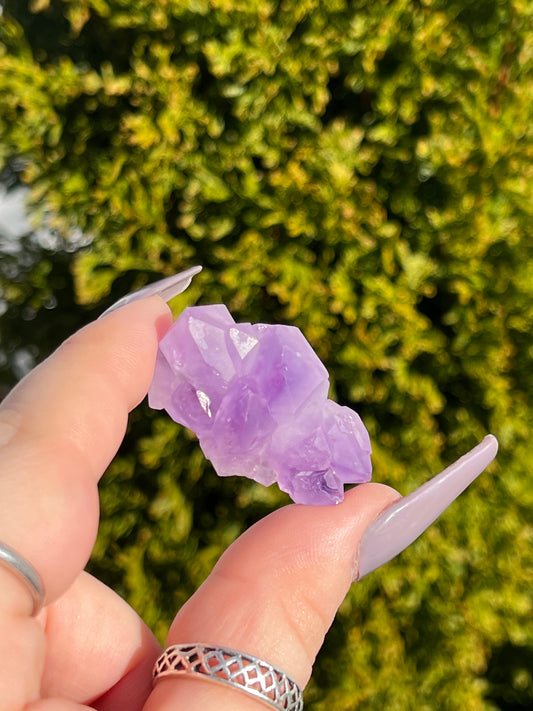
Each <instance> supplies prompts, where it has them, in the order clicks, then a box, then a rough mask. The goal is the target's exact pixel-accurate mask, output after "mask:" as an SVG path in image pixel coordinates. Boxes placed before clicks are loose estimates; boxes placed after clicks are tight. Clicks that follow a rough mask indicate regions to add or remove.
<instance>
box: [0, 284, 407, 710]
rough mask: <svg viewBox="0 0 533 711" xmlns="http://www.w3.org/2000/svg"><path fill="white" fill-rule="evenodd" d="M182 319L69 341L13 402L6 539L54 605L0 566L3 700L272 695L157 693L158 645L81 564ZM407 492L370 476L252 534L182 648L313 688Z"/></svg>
mask: <svg viewBox="0 0 533 711" xmlns="http://www.w3.org/2000/svg"><path fill="white" fill-rule="evenodd" d="M170 324H171V314H170V312H169V310H168V308H167V306H166V305H165V304H164V303H163V301H162V300H161V299H159V298H158V297H151V298H148V299H143V300H141V301H137V302H135V303H132V304H130V305H127V306H124V307H123V308H121V309H119V310H117V311H115V312H113V313H111V314H109V315H108V316H106V317H105V318H103V319H101V320H99V321H97V322H95V323H93V324H91V325H90V326H88V327H86V328H85V329H83V330H82V331H80V332H79V333H77V334H76V335H74V336H72V337H71V338H70V339H69V340H68V341H66V342H65V343H64V344H63V345H62V346H61V347H60V348H59V349H58V351H57V352H56V353H55V354H54V355H53V356H51V357H50V358H49V359H48V360H47V361H45V362H44V363H43V364H42V365H40V366H39V367H38V368H36V369H35V370H34V371H33V372H32V373H30V375H29V376H28V377H27V378H26V379H25V380H24V381H22V382H21V383H20V384H19V386H18V387H17V388H15V390H14V391H13V392H12V393H11V394H10V396H9V397H8V398H6V400H5V401H4V403H3V404H2V408H1V415H0V437H1V449H0V461H1V471H2V477H1V479H0V501H2V520H1V522H0V540H1V541H3V542H4V543H7V544H8V545H10V546H11V547H13V548H14V549H16V551H18V552H19V553H20V554H21V555H23V556H24V557H25V558H26V559H27V560H28V561H30V562H31V564H32V565H33V566H34V567H35V568H36V570H38V571H39V573H40V575H41V577H42V580H43V583H44V587H45V590H46V601H45V604H46V606H45V608H44V609H43V611H42V612H41V613H40V614H39V615H38V617H37V618H33V617H31V616H30V614H31V609H32V608H31V598H30V596H29V595H28V593H27V591H26V590H25V589H24V587H23V585H22V584H21V582H20V581H19V580H17V578H16V577H15V576H14V575H13V574H12V572H11V571H10V570H9V569H7V568H6V567H4V566H0V581H1V582H0V620H1V621H0V628H1V629H2V634H1V636H0V658H1V660H2V664H1V666H0V690H1V691H0V709H2V711H4V709H5V710H6V711H8V710H9V711H15V710H18V709H27V711H30V710H31V711H48V709H50V710H52V709H53V710H54V711H67V710H68V711H70V710H71V709H72V711H74V709H80V708H83V707H84V706H83V705H88V706H91V707H93V708H96V709H102V710H106V711H107V710H108V709H109V710H110V711H111V709H112V710H113V711H120V710H121V709H124V711H125V710H126V709H128V711H138V710H139V711H140V709H142V708H143V707H144V708H145V709H146V710H147V711H148V710H150V711H163V710H164V709H173V711H175V710H176V709H178V708H187V709H188V710H189V711H194V709H202V711H205V709H207V708H213V709H217V710H218V711H223V709H225V708H227V709H230V708H231V709H232V711H235V710H236V709H239V710H240V709H242V710H243V711H245V710H247V709H250V711H254V710H255V709H258V708H262V707H263V705H262V704H261V703H260V702H258V701H256V700H254V699H252V698H249V697H248V696H247V695H246V694H244V693H240V692H237V691H235V690H232V689H227V688H225V687H223V686H222V685H217V684H207V683H205V684H204V683H199V682H198V681H196V680H195V681H190V680H183V679H180V680H169V681H165V682H162V683H160V684H158V685H157V686H156V687H155V688H154V690H153V691H152V688H151V670H152V666H153V663H154V661H155V659H156V658H157V656H158V655H159V654H160V651H161V650H160V648H159V645H158V644H157V642H156V640H155V639H154V637H153V635H152V634H151V632H150V631H149V630H148V628H147V627H146V626H145V625H144V624H143V622H142V621H141V620H140V619H139V618H138V617H137V615H136V614H135V613H134V612H133V610H132V609H131V608H130V607H129V606H128V605H127V604H126V603H125V602H124V601H122V600H121V599H120V598H119V597H118V596H117V595H116V594H115V593H113V592H112V591H111V590H110V589H109V588H107V587H105V586H104V585H103V584H102V583H100V582H99V581H98V580H96V579H95V578H93V577H91V576H90V575H88V574H87V573H84V572H83V568H84V566H85V564H86V563H87V560H88V558H89V555H90V553H91V549H92V546H93V544H94V540H95V536H96V531H97V524H98V493H97V483H98V480H99V478H100V476H101V475H102V473H103V472H104V470H105V469H106V467H107V465H108V464H109V462H110V461H111V459H112V458H113V456H114V454H115V453H116V450H117V448H118V446H119V445H120V442H121V440H122V437H123V435H124V431H125V428H126V421H127V414H128V411H129V410H131V409H132V408H133V407H135V406H136V405H137V404H138V403H139V401H140V400H141V399H142V398H143V397H144V395H145V393H146V391H147V389H148V385H149V384H150V380H151V377H152V373H153V368H154V362H155V355H156V350H157V344H158V340H159V339H160V338H161V337H162V335H163V334H164V332H165V331H166V329H167V328H168V327H169V326H170ZM397 497H398V494H396V492H394V491H393V490H391V489H389V488H387V487H385V486H381V485H379V484H368V485H364V486H360V487H358V488H357V489H355V490H353V491H352V492H350V493H349V494H348V495H347V497H346V500H345V502H344V503H343V504H342V505H340V506H336V507H305V506H296V505H292V506H288V507H286V508H284V509H281V510H279V511H277V512H275V513H274V514H272V515H271V516H268V517H267V518H266V519H264V520H263V521H261V522H260V523H259V524H257V525H256V526H254V527H253V528H252V529H250V530H249V531H248V532H247V533H246V534H245V535H243V536H242V537H241V538H240V539H239V540H238V541H236V542H235V544H234V545H233V546H232V547H231V548H230V549H229V550H228V551H227V552H226V554H225V555H224V556H223V557H222V559H221V560H220V562H219V563H218V565H217V566H216V568H215V570H214V571H213V573H212V575H211V576H210V578H209V579H208V580H207V581H206V583H205V584H204V585H203V586H202V587H201V588H200V589H199V590H198V592H197V593H196V594H195V595H194V596H193V597H192V598H191V599H190V600H189V602H188V603H187V604H186V605H185V606H184V607H183V608H182V609H181V610H180V612H179V613H178V615H177V617H176V619H175V621H174V623H173V625H172V627H171V629H170V632H169V638H168V644H173V643H176V642H198V641H205V642H212V643H215V644H221V645H226V646H231V647H234V648H237V649H241V650H243V651H246V652H248V653H251V654H254V655H256V656H258V657H260V658H262V659H266V660H268V661H270V662H271V663H273V664H275V665H276V666H279V667H280V668H282V669H284V670H286V671H287V672H288V673H289V674H291V675H292V677H293V678H294V679H295V680H296V681H297V682H298V683H299V684H300V685H301V686H302V687H303V686H305V684H306V683H307V681H308V679H309V676H310V674H311V666H312V663H313V660H314V657H315V655H316V653H317V651H318V649H319V647H320V645H321V643H322V640H323V637H324V634H325V632H326V630H327V628H328V627H329V625H330V624H331V621H332V620H333V617H334V614H335V612H336V609H337V607H338V605H339V604H340V603H341V601H342V599H343V598H344V596H345V594H346V592H347V590H348V588H349V586H350V584H351V581H352V576H353V573H354V568H355V561H356V554H357V548H358V542H359V539H360V537H361V535H362V533H363V531H364V529H365V528H366V526H367V524H368V523H369V522H370V521H371V520H372V518H374V516H375V515H376V514H377V513H378V512H379V511H380V510H381V509H383V508H384V507H385V506H386V505H387V504H388V503H390V502H392V501H393V500H394V499H396V498H397Z"/></svg>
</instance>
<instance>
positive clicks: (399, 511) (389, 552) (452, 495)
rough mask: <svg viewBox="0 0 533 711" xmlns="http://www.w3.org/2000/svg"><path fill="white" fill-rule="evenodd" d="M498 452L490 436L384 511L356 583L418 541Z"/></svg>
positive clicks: (365, 541) (363, 552) (371, 530)
mask: <svg viewBox="0 0 533 711" xmlns="http://www.w3.org/2000/svg"><path fill="white" fill-rule="evenodd" d="M497 451H498V441H497V439H496V437H494V436H493V435H487V437H485V438H484V439H483V441H482V442H480V444H478V445H477V447H474V449H472V450H471V451H470V452H468V454H465V455H464V456H463V457H461V458H460V459H458V460H457V461H456V462H455V463H454V464H452V465H451V466H449V467H447V468H446V469H445V470H444V471H442V472H441V473H440V474H437V476H435V477H433V479H430V481H428V482H426V483H425V484H423V485H422V486H421V487H419V488H418V489H416V491H413V492H412V493H411V494H409V495H408V496H406V497H405V498H402V499H399V500H398V501H396V502H394V503H393V504H391V505H390V506H388V507H387V508H386V509H385V510H384V511H382V512H381V513H380V514H379V515H378V516H377V517H376V518H375V519H374V521H372V523H371V524H370V526H369V527H368V528H367V529H366V531H365V533H364V535H363V538H362V540H361V544H360V547H359V560H358V574H357V576H356V580H360V579H361V578H362V577H363V576H365V575H368V573H371V572H372V571H373V570H376V569H377V568H379V567H380V566H382V565H384V564H385V563H388V561H389V560H391V559H392V558H394V557H395V556H396V555H398V553H401V551H403V550H404V549H405V548H407V546H409V545H410V544H411V543H412V542H413V541H415V540H416V539H417V538H418V537H419V536H420V535H421V534H422V533H423V532H424V531H425V530H426V528H428V527H429V526H430V525H431V524H432V523H433V522H434V521H435V520H436V519H437V518H438V517H439V516H440V515H441V513H442V512H443V511H445V510H446V509H447V508H448V506H449V505H450V504H451V503H452V502H453V501H455V499H456V498H457V497H458V496H459V494H461V493H462V492H463V491H464V490H465V489H466V488H467V486H468V485H469V484H471V483H472V482H473V481H474V479H476V478H477V477H478V476H479V475H480V474H481V472H482V471H483V470H484V469H485V468H486V467H487V466H488V465H489V464H490V462H491V461H492V460H493V459H494V457H495V456H496V453H497Z"/></svg>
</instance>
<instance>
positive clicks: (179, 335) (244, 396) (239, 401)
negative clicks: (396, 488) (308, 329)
mask: <svg viewBox="0 0 533 711" xmlns="http://www.w3.org/2000/svg"><path fill="white" fill-rule="evenodd" d="M328 389H329V378H328V373H327V370H326V369H325V367H324V366H323V365H322V363H321V362H320V360H319V358H318V357H317V356H316V354H315V353H314V351H313V349H312V348H311V346H310V345H309V343H308V342H307V341H306V339H305V337H304V336H303V334H302V333H301V331H299V330H298V329H297V328H295V327H294V326H281V325H274V326H270V325H266V324H254V325H252V324H249V323H248V324H246V323H244V324H236V323H235V321H234V320H233V318H232V316H231V314H230V313H229V311H228V310H227V309H226V307H225V306H222V305H212V306H194V307H189V308H187V309H185V310H184V311H183V313H182V314H181V315H180V317H179V318H178V320H177V321H176V322H175V324H174V325H173V327H172V328H171V329H170V331H169V332H168V333H167V334H166V335H165V337H164V338H163V339H162V341H161V343H160V347H159V353H158V356H157V361H156V368H155V374H154V379H153V381H152V385H151V386H150V391H149V393H148V399H149V404H150V406H151V407H154V408H156V409H165V410H167V412H168V413H169V415H170V416H171V417H172V419H174V420H175V421H176V422H179V423H180V424H182V425H184V426H185V427H188V428H189V429H191V430H193V431H194V432H195V433H196V435H197V436H198V439H199V441H200V446H201V447H202V450H203V452H204V454H205V455H206V457H207V458H208V459H210V460H211V462H212V464H213V466H214V468H215V470H216V471H217V473H218V474H219V475H220V476H232V475H241V476H247V477H249V478H251V479H255V480H256V481H258V482H259V483H261V484H264V485H266V486H269V485H270V484H272V483H273V482H274V481H277V482H278V485H279V487H280V489H282V490H283V491H285V492H287V493H288V494H289V495H290V496H291V498H292V499H293V500H294V501H295V502H296V503H303V504H315V505H316V504H336V503H339V502H340V501H342V499H343V496H344V484H355V483H360V482H364V481H368V480H369V479H370V478H371V473H372V465H371V461H370V454H371V448H370V438H369V436H368V432H367V430H366V428H365V426H364V424H363V422H362V421H361V418H360V417H359V415H358V414H357V413H356V412H354V411H353V410H351V409H350V408H348V407H341V406H340V405H338V404H337V403H335V402H333V401H332V400H328Z"/></svg>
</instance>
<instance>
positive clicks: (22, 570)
mask: <svg viewBox="0 0 533 711" xmlns="http://www.w3.org/2000/svg"><path fill="white" fill-rule="evenodd" d="M0 563H2V564H3V565H4V566H5V567H6V568H8V569H9V570H10V571H11V572H12V573H14V574H15V575H16V576H17V578H18V579H19V580H20V581H22V582H23V583H24V585H25V586H26V588H27V589H28V592H29V593H30V595H31V599H32V601H33V610H32V613H31V614H32V616H35V615H36V614H37V613H38V612H39V610H40V609H41V607H42V606H43V602H44V585H43V581H42V580H41V576H40V575H39V573H38V572H37V571H36V570H35V568H34V567H33V565H31V564H30V563H28V561H27V560H26V559H25V558H23V557H22V556H21V555H19V554H18V553H17V552H16V551H15V550H13V548H11V547H10V546H8V545H6V544H5V543H2V542H0Z"/></svg>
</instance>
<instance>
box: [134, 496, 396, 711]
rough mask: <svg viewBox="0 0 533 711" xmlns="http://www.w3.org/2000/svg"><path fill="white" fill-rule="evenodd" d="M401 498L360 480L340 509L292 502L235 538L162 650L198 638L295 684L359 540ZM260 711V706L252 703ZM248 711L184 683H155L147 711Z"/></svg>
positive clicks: (248, 705)
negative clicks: (239, 653)
mask: <svg viewBox="0 0 533 711" xmlns="http://www.w3.org/2000/svg"><path fill="white" fill-rule="evenodd" d="M398 497H399V495H398V494H397V492H395V491H394V490H393V489H390V488H389V487H386V486H383V485H380V484H363V485H361V486H358V487H357V488H355V489H353V490H352V491H350V492H349V493H348V494H347V495H346V497H345V500H344V502H343V503H342V504H339V505H338V506H324V507H314V506H298V505H291V506H287V507H286V508H284V509H281V510H279V511H276V512H275V513H274V514H272V515H270V516H268V517H267V518H265V519H263V520H262V521H260V522H259V523H258V524H256V525H255V526H253V527H252V528H251V529H250V530H249V531H247V532H246V533H245V534H244V535H243V536H241V537H240V538H239V539H238V540H237V541H236V542H235V543H234V544H233V545H232V546H231V547H230V548H229V549H228V551H226V553H225V554H224V555H223V556H222V557H221V559H220V560H219V562H218V564H217V565H216V566H215V569H214V570H213V573H212V575H211V576H210V577H209V578H208V580H207V581H206V582H205V583H204V584H203V585H202V586H201V587H200V589H199V590H198V591H197V593H196V594H195V595H194V596H193V597H192V598H191V599H190V600H189V601H188V602H187V603H186V605H185V606H184V607H183V608H182V609H181V610H180V612H179V613H178V615H177V617H176V619H175V621H174V623H173V625H172V627H171V630H170V633H169V637H168V644H169V645H171V644H178V643H183V644H187V643H194V642H204V643H209V644H215V645H221V646H227V647H230V648H234V649H239V650H242V651H243V652H247V653H249V654H252V655H254V656H256V657H259V658H260V659H264V660H266V661H268V662H269V663H271V664H273V665H274V666H276V667H278V668H280V669H282V670H284V671H285V672H286V673H288V674H289V675H290V676H291V677H292V678H293V679H294V680H295V681H296V682H297V683H298V684H299V685H300V686H301V687H304V686H305V684H306V683H307V681H308V680H309V677H310V675H311V669H312V665H313V662H314V659H315V656H316V654H317V652H318V650H319V649H320V646H321V645H322V642H323V639H324V635H325V634H326V632H327V630H328V629H329V627H330V625H331V623H332V621H333V618H334V616H335V613H336V611H337V609H338V607H339V605H340V603H341V602H342V600H343V599H344V597H345V595H346V593H347V591H348V589H349V587H350V585H351V583H352V580H353V579H354V576H355V574H356V570H357V551H358V547H359V542H360V540H361V537H362V535H363V533H364V531H365V529H366V528H367V526H368V525H369V523H370V522H371V521H372V520H373V518H375V516H376V515H377V514H378V513H379V512H380V511H382V510H383V509H384V508H385V507H386V506H387V505H388V504H389V503H391V502H392V501H394V500H396V499H397V498H398ZM259 706H260V704H259ZM176 708H187V709H188V711H195V710H196V709H198V710H200V709H202V711H208V710H210V709H216V710H217V711H226V709H227V711H230V709H231V711H236V709H239V711H247V710H248V709H250V711H254V710H255V709H257V708H258V702H257V701H256V700H254V699H253V698H251V697H248V696H247V695H246V694H244V693H243V692H236V691H235V690H233V689H227V688H226V687H224V686H223V685H218V684H206V683H202V682H201V681H197V680H196V679H195V680H191V678H190V677H189V678H186V679H184V678H183V677H181V678H179V679H175V678H174V679H172V678H168V679H165V680H162V681H160V682H159V683H158V684H157V685H156V686H155V689H154V691H153V693H152V694H151V696H150V698H149V700H148V702H147V704H146V707H145V711H170V710H171V709H173V710H175V709H176Z"/></svg>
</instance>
